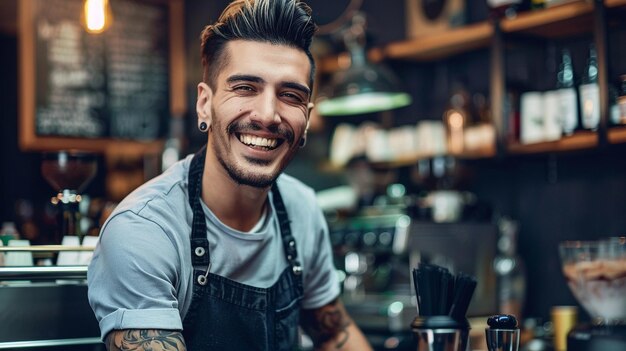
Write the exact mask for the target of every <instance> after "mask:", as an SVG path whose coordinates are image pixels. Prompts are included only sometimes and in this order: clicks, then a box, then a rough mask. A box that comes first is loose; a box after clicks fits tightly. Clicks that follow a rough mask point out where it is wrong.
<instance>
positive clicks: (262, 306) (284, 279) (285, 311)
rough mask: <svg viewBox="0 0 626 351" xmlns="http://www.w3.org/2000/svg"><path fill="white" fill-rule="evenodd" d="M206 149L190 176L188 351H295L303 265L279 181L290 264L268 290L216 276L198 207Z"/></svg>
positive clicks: (277, 204)
mask: <svg viewBox="0 0 626 351" xmlns="http://www.w3.org/2000/svg"><path fill="white" fill-rule="evenodd" d="M205 153H206V147H204V148H202V149H201V150H200V151H198V153H196V154H195V155H194V157H193V159H192V161H191V166H190V168H189V174H188V184H189V204H190V205H191V208H192V209H193V223H192V230H191V261H192V265H193V296H192V300H191V305H190V306H189V311H188V312H187V315H186V317H185V319H184V321H183V332H182V334H183V337H184V338H185V343H186V345H187V350H190V351H218V350H224V351H227V350H228V351H231V350H268V351H274V350H277V351H283V350H284V351H287V350H294V349H295V348H296V346H297V341H298V322H299V315H300V300H302V296H303V288H302V266H301V265H300V263H299V262H298V260H297V258H298V252H297V250H296V243H295V240H294V238H293V236H292V235H291V228H290V226H289V217H288V215H287V211H286V210H285V205H284V203H283V200H282V197H281V195H280V192H279V191H278V187H277V186H276V184H275V183H274V185H273V186H272V195H273V204H274V208H275V209H276V214H277V216H278V221H279V223H280V231H281V238H282V241H283V247H284V248H285V257H286V258H287V262H289V266H288V267H287V268H286V269H285V270H284V271H283V272H282V273H281V275H280V277H279V278H278V280H277V281H276V283H274V285H272V286H271V287H269V288H257V287H253V286H250V285H246V284H242V283H239V282H236V281H234V280H231V279H228V278H225V277H222V276H219V275H216V274H213V273H211V272H210V269H211V258H210V255H209V241H208V239H207V230H206V219H205V214H204V211H203V210H202V207H201V205H200V195H201V194H202V173H203V171H204V161H205Z"/></svg>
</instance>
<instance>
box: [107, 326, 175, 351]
mask: <svg viewBox="0 0 626 351" xmlns="http://www.w3.org/2000/svg"><path fill="white" fill-rule="evenodd" d="M106 348H107V350H108V351H186V350H187V348H186V347H185V341H184V340H183V335H182V334H181V333H180V332H178V331H172V330H142V329H129V330H114V331H112V332H110V333H109V335H107V338H106Z"/></svg>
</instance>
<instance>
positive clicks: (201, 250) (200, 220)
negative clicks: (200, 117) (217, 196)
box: [187, 145, 210, 285]
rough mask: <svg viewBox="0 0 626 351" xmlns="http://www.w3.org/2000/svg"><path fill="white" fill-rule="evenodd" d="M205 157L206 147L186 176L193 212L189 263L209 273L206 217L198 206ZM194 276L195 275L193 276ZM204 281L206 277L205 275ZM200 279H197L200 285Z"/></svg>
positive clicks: (197, 155) (199, 205) (193, 162)
mask: <svg viewBox="0 0 626 351" xmlns="http://www.w3.org/2000/svg"><path fill="white" fill-rule="evenodd" d="M205 157H206V145H205V146H204V147H203V148H202V149H200V151H198V152H197V153H196V154H195V155H194V156H193V159H192V160H191V165H190V166H189V174H188V175H187V177H188V179H187V182H188V187H189V205H190V206H191V209H192V211H193V222H192V224H191V263H192V265H193V267H194V268H196V267H203V268H204V267H206V272H207V273H208V271H209V269H208V268H209V266H210V256H209V240H208V239H207V230H206V218H205V217H206V216H205V215H204V211H203V210H202V205H201V204H200V196H201V195H202V173H203V171H204V160H205ZM194 276H196V274H194ZM205 279H206V275H205ZM201 280H202V278H199V277H198V278H197V279H196V281H198V282H199V283H200V284H201V285H204V284H202V282H201Z"/></svg>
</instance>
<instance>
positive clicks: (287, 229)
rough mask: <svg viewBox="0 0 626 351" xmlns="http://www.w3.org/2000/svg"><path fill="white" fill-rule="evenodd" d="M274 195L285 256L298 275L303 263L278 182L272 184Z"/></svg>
mask: <svg viewBox="0 0 626 351" xmlns="http://www.w3.org/2000/svg"><path fill="white" fill-rule="evenodd" d="M272 196H273V199H274V208H275V209H276V215H277V217H278V223H279V226H280V233H281V236H282V239H283V248H284V249H285V257H286V258H287V262H289V265H290V266H291V270H292V272H293V273H294V274H295V275H296V276H300V275H301V274H302V264H300V261H298V250H297V248H296V240H295V239H294V237H293V235H292V234H291V225H290V224H291V221H290V220H289V214H288V213H287V209H286V208H285V203H284V202H283V197H282V196H281V195H280V191H279V190H278V185H276V182H274V184H273V185H272Z"/></svg>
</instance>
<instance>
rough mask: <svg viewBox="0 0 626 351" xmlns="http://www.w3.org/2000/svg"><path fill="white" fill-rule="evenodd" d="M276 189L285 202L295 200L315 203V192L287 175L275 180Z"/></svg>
mask: <svg viewBox="0 0 626 351" xmlns="http://www.w3.org/2000/svg"><path fill="white" fill-rule="evenodd" d="M276 182H277V184H278V189H279V190H280V194H281V195H282V197H283V199H285V201H288V200H296V201H303V200H306V201H307V202H315V191H314V190H313V188H311V187H310V186H308V185H306V184H304V183H303V182H302V181H300V180H298V179H297V178H294V177H293V176H290V175H289V174H285V173H283V174H281V175H280V176H279V177H278V179H277V181H276Z"/></svg>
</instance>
